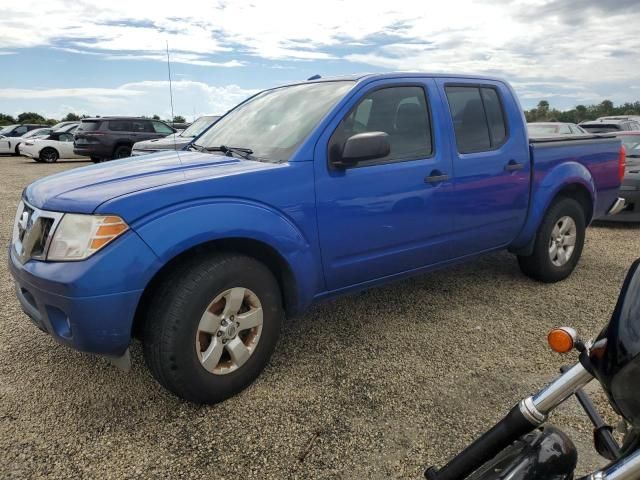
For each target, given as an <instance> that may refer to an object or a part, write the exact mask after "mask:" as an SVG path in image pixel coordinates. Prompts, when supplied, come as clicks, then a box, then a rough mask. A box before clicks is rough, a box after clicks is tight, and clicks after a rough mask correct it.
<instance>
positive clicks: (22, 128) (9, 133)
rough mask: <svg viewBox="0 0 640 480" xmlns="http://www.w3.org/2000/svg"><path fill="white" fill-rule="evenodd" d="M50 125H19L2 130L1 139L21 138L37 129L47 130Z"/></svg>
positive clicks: (0, 130)
mask: <svg viewBox="0 0 640 480" xmlns="http://www.w3.org/2000/svg"><path fill="white" fill-rule="evenodd" d="M48 126H49V125H46V124H43V123H19V124H15V125H7V126H4V127H2V128H0V137H21V136H22V135H24V134H25V133H27V132H29V131H31V130H35V129H36V128H46V127H48Z"/></svg>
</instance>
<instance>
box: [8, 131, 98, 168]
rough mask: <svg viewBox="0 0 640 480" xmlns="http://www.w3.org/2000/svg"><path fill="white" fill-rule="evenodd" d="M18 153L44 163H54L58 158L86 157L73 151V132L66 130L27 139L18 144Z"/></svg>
mask: <svg viewBox="0 0 640 480" xmlns="http://www.w3.org/2000/svg"><path fill="white" fill-rule="evenodd" d="M20 155H24V156H25V157H30V158H33V159H34V160H35V161H36V162H44V163H54V162H57V161H58V159H60V158H84V159H87V157H83V156H82V155H78V154H76V153H74V151H73V134H72V133H68V132H51V134H49V135H48V136H46V137H44V138H42V137H40V138H33V139H29V140H27V141H25V142H23V143H21V144H20Z"/></svg>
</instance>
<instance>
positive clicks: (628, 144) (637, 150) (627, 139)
mask: <svg viewBox="0 0 640 480" xmlns="http://www.w3.org/2000/svg"><path fill="white" fill-rule="evenodd" d="M619 138H620V140H622V144H623V145H624V149H625V151H626V152H627V156H631V155H640V135H621V136H620V137H619Z"/></svg>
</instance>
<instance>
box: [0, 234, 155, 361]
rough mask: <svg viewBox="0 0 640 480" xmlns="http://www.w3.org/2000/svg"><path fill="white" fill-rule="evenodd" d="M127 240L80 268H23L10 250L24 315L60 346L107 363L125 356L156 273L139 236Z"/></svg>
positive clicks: (62, 264) (73, 265) (31, 263)
mask: <svg viewBox="0 0 640 480" xmlns="http://www.w3.org/2000/svg"><path fill="white" fill-rule="evenodd" d="M124 237H126V238H124ZM124 237H123V238H121V239H118V241H116V242H113V243H114V244H113V245H110V246H108V247H106V248H105V249H104V251H101V252H98V253H97V254H96V255H94V256H93V257H90V258H89V259H87V260H83V261H80V262H42V261H36V260H30V261H27V262H26V263H24V264H22V263H21V262H20V260H19V259H18V257H17V255H16V253H15V250H14V248H13V247H10V249H9V250H10V251H9V269H10V271H11V274H12V275H13V277H14V279H15V283H16V296H17V298H18V301H19V302H20V305H21V306H22V310H23V311H24V312H25V313H26V314H27V315H28V316H29V318H30V319H31V321H32V322H33V323H34V324H35V325H36V326H37V327H38V328H40V329H41V330H43V331H45V332H46V333H48V334H50V335H51V336H52V337H53V338H54V339H55V340H56V341H58V342H59V343H62V344H64V345H66V346H69V347H71V348H73V349H75V350H80V351H82V352H88V353H94V354H98V355H105V356H108V357H121V356H122V355H124V354H125V353H126V352H127V349H128V347H129V343H130V341H131V331H132V326H133V320H134V317H135V313H136V309H137V306H138V302H139V300H140V297H141V296H142V292H143V291H144V285H146V282H147V281H148V280H149V279H150V277H151V275H152V273H151V272H152V270H154V269H155V268H156V267H157V265H156V264H155V262H157V258H156V257H155V255H154V254H153V253H152V252H151V251H150V249H149V248H148V247H147V246H146V245H145V244H144V243H143V242H142V241H141V240H140V239H139V237H138V236H137V235H136V234H134V233H133V232H130V234H127V235H125V236H124ZM120 240H122V241H120ZM110 247H114V248H110ZM118 284H119V285H118ZM131 287H137V288H131Z"/></svg>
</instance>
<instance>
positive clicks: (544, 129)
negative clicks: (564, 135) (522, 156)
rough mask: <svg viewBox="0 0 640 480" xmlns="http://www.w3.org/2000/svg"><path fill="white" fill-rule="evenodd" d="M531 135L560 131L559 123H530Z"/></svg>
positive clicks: (552, 133) (528, 126)
mask: <svg viewBox="0 0 640 480" xmlns="http://www.w3.org/2000/svg"><path fill="white" fill-rule="evenodd" d="M527 130H528V131H529V135H554V134H556V133H558V132H559V131H560V128H559V127H558V125H535V124H528V125H527Z"/></svg>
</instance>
